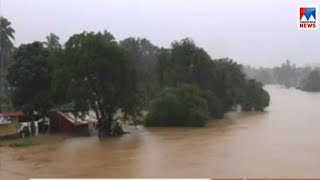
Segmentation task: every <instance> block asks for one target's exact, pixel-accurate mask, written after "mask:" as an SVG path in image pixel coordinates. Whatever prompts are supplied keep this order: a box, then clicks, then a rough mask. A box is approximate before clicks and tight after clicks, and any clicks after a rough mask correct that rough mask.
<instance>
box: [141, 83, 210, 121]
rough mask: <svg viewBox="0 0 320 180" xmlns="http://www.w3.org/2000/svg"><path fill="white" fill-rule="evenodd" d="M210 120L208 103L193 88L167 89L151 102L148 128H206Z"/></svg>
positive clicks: (147, 119)
mask: <svg viewBox="0 0 320 180" xmlns="http://www.w3.org/2000/svg"><path fill="white" fill-rule="evenodd" d="M208 119H209V112H208V104H207V101H206V100H205V99H204V98H203V97H201V93H200V91H199V90H198V89H197V88H195V87H193V86H189V85H188V86H187V85H184V86H181V87H178V88H166V89H164V90H163V91H162V92H160V94H159V95H158V96H157V97H155V98H154V99H153V100H152V102H151V107H150V111H149V113H148V115H147V117H146V120H145V123H146V126H204V125H205V124H206V122H207V120H208Z"/></svg>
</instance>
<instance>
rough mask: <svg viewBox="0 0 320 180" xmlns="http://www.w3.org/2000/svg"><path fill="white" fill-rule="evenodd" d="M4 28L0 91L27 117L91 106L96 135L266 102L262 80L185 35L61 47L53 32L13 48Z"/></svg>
mask: <svg viewBox="0 0 320 180" xmlns="http://www.w3.org/2000/svg"><path fill="white" fill-rule="evenodd" d="M2 19H4V18H2ZM6 21H7V20H6ZM3 25H5V24H3ZM6 25H7V26H8V25H10V23H7V24H6ZM6 28H7V29H8V27H6ZM10 28H11V27H10ZM10 28H9V30H10V32H9V33H8V34H6V33H4V32H3V31H4V30H3V27H1V37H2V38H1V46H2V47H1V49H5V50H6V51H1V64H4V63H3V62H6V63H5V64H6V66H5V67H4V66H1V74H2V75H3V76H4V77H6V78H5V80H6V81H5V83H3V84H4V85H3V84H1V86H3V87H2V88H1V89H2V91H1V94H2V95H4V96H5V95H7V96H8V97H10V104H12V105H13V106H14V108H15V109H17V110H20V111H23V112H24V113H25V114H27V115H29V116H30V117H33V116H44V115H45V114H46V113H47V112H48V111H51V110H62V109H66V108H67V109H72V110H76V111H77V113H76V114H77V115H78V116H82V115H84V114H86V113H88V111H94V112H95V114H96V117H97V119H98V130H99V136H100V137H102V136H111V135H115V134H118V133H117V132H121V129H120V130H119V128H118V127H117V126H115V124H116V122H118V121H123V122H125V121H130V122H138V121H139V122H144V123H145V125H147V126H204V125H206V122H207V121H208V120H210V119H219V118H223V116H224V114H225V113H226V112H228V111H233V110H238V109H242V110H243V111H263V110H264V109H265V108H266V107H267V106H268V105H269V101H270V97H269V94H268V93H267V92H266V91H265V90H264V89H263V86H262V84H261V83H259V82H256V81H255V80H253V79H247V78H246V76H245V74H244V72H243V71H242V66H241V65H240V64H238V63H236V62H234V61H233V60H231V59H228V58H223V59H211V57H210V56H209V55H208V53H207V52H206V51H205V50H204V49H203V48H200V47H198V46H197V45H196V44H195V42H194V41H193V40H191V39H189V38H186V39H182V40H180V41H174V42H173V43H172V45H171V47H170V48H159V47H157V46H155V45H153V44H152V43H151V42H150V41H149V40H147V39H145V38H142V39H140V38H132V37H130V38H127V39H124V40H121V41H116V39H115V38H114V36H113V35H112V34H111V33H109V32H108V31H103V32H97V33H96V32H83V33H80V34H74V35H72V36H71V37H70V38H69V39H68V40H67V41H66V43H64V44H61V43H60V42H59V37H58V36H57V35H55V34H53V33H51V34H50V35H49V36H47V38H46V41H45V42H40V41H36V42H32V43H29V44H22V45H20V46H19V47H16V48H14V47H13V46H12V43H11V40H13V34H12V33H14V31H13V29H12V28H11V29H10ZM7 62H10V63H7ZM1 82H2V81H1ZM6 84H8V85H6ZM1 99H5V98H1ZM7 101H8V100H6V101H2V102H1V107H2V111H5V110H4V109H3V107H5V105H6V104H5V102H6V103H7ZM8 104H9V103H8ZM119 112H120V114H121V116H117V115H118V114H119ZM143 112H147V115H143V114H144V113H143Z"/></svg>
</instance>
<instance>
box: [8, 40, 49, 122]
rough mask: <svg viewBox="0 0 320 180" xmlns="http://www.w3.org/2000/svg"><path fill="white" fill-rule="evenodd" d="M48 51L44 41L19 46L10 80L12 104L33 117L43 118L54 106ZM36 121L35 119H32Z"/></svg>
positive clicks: (10, 71)
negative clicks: (51, 95) (51, 96)
mask: <svg viewBox="0 0 320 180" xmlns="http://www.w3.org/2000/svg"><path fill="white" fill-rule="evenodd" d="M48 56H49V52H48V51H47V50H46V49H45V48H44V47H43V44H42V43H41V42H34V43H31V44H25V45H21V46H19V47H18V49H17V50H16V51H15V53H14V56H13V63H12V65H11V66H10V68H9V69H8V75H7V80H8V83H9V85H10V93H11V96H12V102H13V105H14V106H15V107H16V109H18V110H21V111H23V112H24V113H25V114H26V115H27V116H29V117H30V118H32V117H34V116H35V115H40V116H41V115H44V114H45V113H47V111H48V110H49V109H50V107H51V106H52V102H51V98H50V89H51V76H50V74H51V70H52V68H51V67H50V66H49V63H48ZM32 120H33V119H32Z"/></svg>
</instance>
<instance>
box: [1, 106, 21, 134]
mask: <svg viewBox="0 0 320 180" xmlns="http://www.w3.org/2000/svg"><path fill="white" fill-rule="evenodd" d="M22 117H23V113H22V112H16V113H2V114H0V139H2V138H14V137H19V129H20V127H21V125H20V120H21V119H22Z"/></svg>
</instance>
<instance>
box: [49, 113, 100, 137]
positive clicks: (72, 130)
mask: <svg viewBox="0 0 320 180" xmlns="http://www.w3.org/2000/svg"><path fill="white" fill-rule="evenodd" d="M49 117H50V121H51V132H57V133H64V134H71V135H79V136H90V135H93V134H96V133H97V131H96V126H97V123H98V120H97V118H96V117H95V116H94V115H93V114H92V113H89V114H87V115H85V116H83V117H78V116H75V115H74V113H73V112H71V111H64V112H62V111H57V112H51V113H49Z"/></svg>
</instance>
